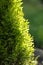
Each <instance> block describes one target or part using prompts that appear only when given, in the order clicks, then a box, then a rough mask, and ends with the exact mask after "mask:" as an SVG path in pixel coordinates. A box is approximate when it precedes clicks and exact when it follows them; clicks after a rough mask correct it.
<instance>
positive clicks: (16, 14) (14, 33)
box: [0, 0, 34, 65]
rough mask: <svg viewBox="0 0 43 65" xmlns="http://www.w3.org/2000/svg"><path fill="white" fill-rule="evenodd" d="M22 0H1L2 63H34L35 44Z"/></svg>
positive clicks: (0, 55) (0, 57) (3, 64)
mask: <svg viewBox="0 0 43 65" xmlns="http://www.w3.org/2000/svg"><path fill="white" fill-rule="evenodd" d="M21 1H22V0H0V65H13V64H14V65H27V64H28V63H29V65H33V64H31V63H32V61H33V58H34V57H33V56H34V54H33V52H34V48H33V47H34V45H33V40H32V38H31V35H30V34H28V33H29V32H28V21H27V20H25V18H24V14H23V12H22V6H21V4H22V2H21Z"/></svg>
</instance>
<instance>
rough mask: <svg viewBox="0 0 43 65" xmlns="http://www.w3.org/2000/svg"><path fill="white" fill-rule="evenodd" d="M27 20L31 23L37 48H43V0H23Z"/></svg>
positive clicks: (31, 31) (31, 30)
mask: <svg viewBox="0 0 43 65" xmlns="http://www.w3.org/2000/svg"><path fill="white" fill-rule="evenodd" d="M23 1H24V4H23V6H24V13H25V18H28V19H29V22H30V33H31V35H32V36H33V38H34V43H35V47H37V48H41V49H42V48H43V0H23Z"/></svg>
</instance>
